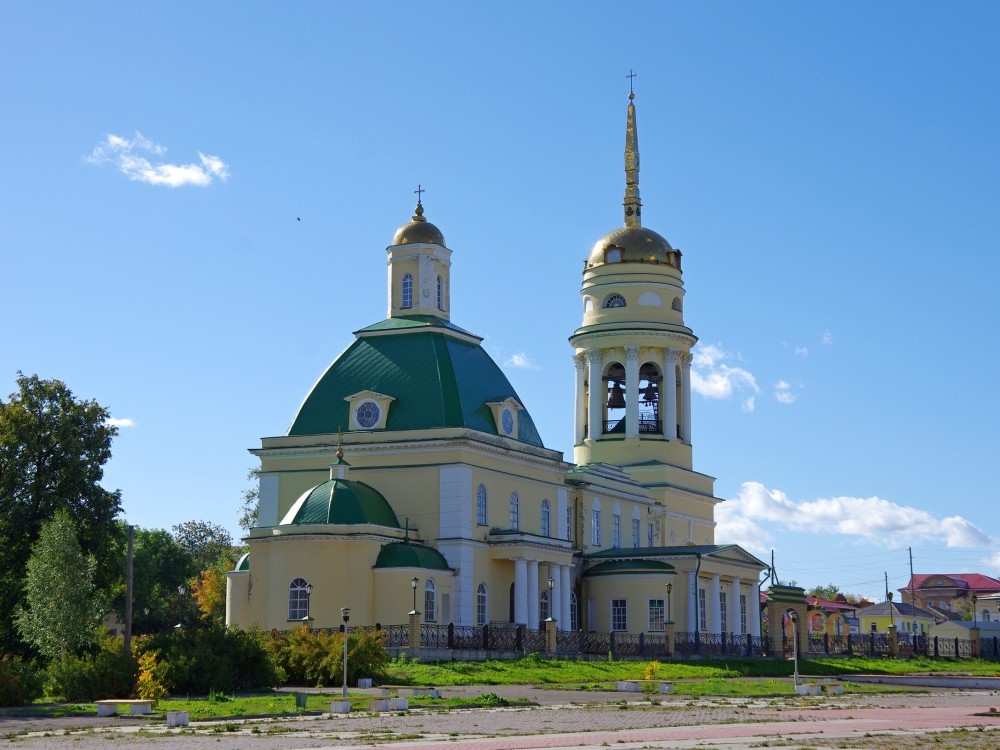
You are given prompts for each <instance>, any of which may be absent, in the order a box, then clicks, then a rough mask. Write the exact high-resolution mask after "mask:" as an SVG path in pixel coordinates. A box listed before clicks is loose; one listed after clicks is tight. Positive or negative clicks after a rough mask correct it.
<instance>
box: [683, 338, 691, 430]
mask: <svg viewBox="0 0 1000 750" xmlns="http://www.w3.org/2000/svg"><path fill="white" fill-rule="evenodd" d="M681 432H682V435H681V440H683V441H684V442H685V443H690V442H691V355H690V354H685V355H684V356H683V357H681Z"/></svg>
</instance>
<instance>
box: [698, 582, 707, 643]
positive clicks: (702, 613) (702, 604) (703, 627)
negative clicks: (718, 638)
mask: <svg viewBox="0 0 1000 750" xmlns="http://www.w3.org/2000/svg"><path fill="white" fill-rule="evenodd" d="M698 630H700V631H701V632H702V633H704V632H706V631H707V630H708V597H707V595H706V593H705V589H703V588H699V589H698Z"/></svg>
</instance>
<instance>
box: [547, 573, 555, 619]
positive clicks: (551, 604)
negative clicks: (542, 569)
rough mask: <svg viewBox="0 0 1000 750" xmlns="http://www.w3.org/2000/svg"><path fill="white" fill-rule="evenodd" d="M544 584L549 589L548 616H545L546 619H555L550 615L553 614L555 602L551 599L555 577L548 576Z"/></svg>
mask: <svg viewBox="0 0 1000 750" xmlns="http://www.w3.org/2000/svg"><path fill="white" fill-rule="evenodd" d="M545 585H546V586H547V587H548V589H549V616H548V617H547V618H546V619H548V620H555V619H556V618H555V617H553V616H552V615H554V614H555V608H556V603H555V602H554V601H552V589H554V588H555V587H556V582H555V579H553V578H552V576H549V579H548V580H547V581H546V582H545Z"/></svg>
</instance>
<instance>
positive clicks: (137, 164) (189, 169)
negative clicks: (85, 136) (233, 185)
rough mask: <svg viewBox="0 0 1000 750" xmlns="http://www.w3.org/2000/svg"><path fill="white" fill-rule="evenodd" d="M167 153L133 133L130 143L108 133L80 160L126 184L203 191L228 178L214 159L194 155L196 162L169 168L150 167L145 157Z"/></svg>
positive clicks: (224, 167) (167, 165) (162, 164)
mask: <svg viewBox="0 0 1000 750" xmlns="http://www.w3.org/2000/svg"><path fill="white" fill-rule="evenodd" d="M166 153H167V149H166V148H164V147H163V146H161V145H159V144H158V143H154V142H153V141H151V140H150V139H149V138H146V136H144V135H143V134H142V133H140V132H139V131H136V133H135V137H134V138H132V139H129V138H125V137H124V136H120V135H114V134H113V133H109V134H108V135H107V136H106V137H105V139H104V140H103V141H101V142H100V143H98V144H97V145H96V146H95V147H94V150H93V151H92V152H91V153H90V155H89V156H85V157H84V160H85V161H87V162H88V163H90V164H96V165H99V166H107V165H111V166H113V167H115V168H116V169H117V170H118V171H119V172H121V173H122V174H124V175H125V176H126V177H128V178H129V179H130V180H134V181H136V182H145V183H147V184H149V185H165V186H167V187H183V186H185V185H197V186H199V187H206V186H208V185H211V184H212V182H213V181H214V180H216V179H218V180H221V181H223V182H225V181H226V180H227V179H228V178H229V165H228V164H226V163H225V162H224V161H222V159H220V158H219V157H218V156H211V155H209V154H203V153H201V152H200V151H199V152H198V162H197V163H190V164H171V163H169V162H162V161H158V163H155V164H154V163H153V162H151V161H150V159H149V158H148V157H149V156H155V157H162V156H163V155H164V154H166Z"/></svg>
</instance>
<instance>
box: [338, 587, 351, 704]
mask: <svg viewBox="0 0 1000 750" xmlns="http://www.w3.org/2000/svg"><path fill="white" fill-rule="evenodd" d="M340 613H341V614H342V615H343V616H344V693H343V696H344V698H345V699H346V698H347V621H348V620H350V619H351V608H350V607H341V608H340Z"/></svg>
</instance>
